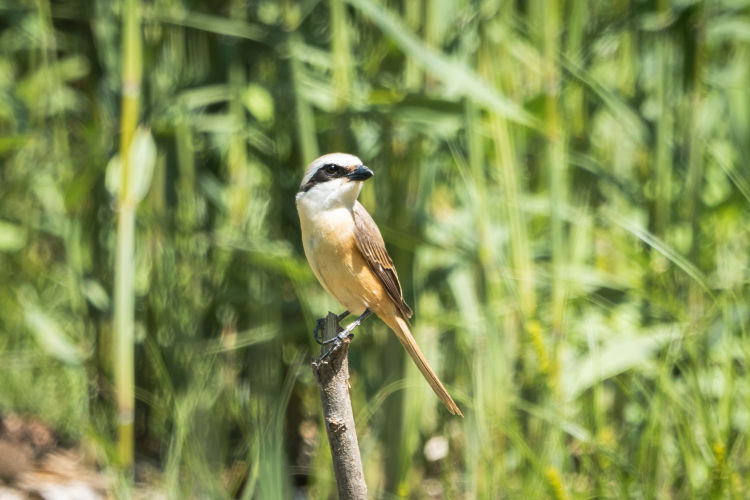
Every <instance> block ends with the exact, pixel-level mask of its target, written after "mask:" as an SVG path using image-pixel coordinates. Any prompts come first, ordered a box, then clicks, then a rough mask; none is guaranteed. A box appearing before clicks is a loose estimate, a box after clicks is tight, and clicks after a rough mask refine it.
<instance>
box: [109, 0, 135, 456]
mask: <svg viewBox="0 0 750 500" xmlns="http://www.w3.org/2000/svg"><path fill="white" fill-rule="evenodd" d="M122 53H123V59H122V115H121V118H120V161H121V176H120V191H119V198H118V202H117V243H116V245H117V246H116V249H115V293H114V295H115V300H114V304H115V311H114V315H115V318H114V336H115V341H114V349H115V352H114V365H115V370H114V376H115V393H116V400H117V458H118V463H119V465H120V466H121V467H123V468H124V469H129V468H130V467H131V466H132V464H133V420H134V411H135V380H134V379H135V375H134V366H133V364H134V355H133V340H134V336H133V331H134V319H133V315H134V307H135V306H134V303H135V292H134V288H133V285H134V283H133V277H134V275H135V273H134V268H135V258H134V248H135V205H136V203H135V201H134V199H133V196H132V193H131V186H132V184H133V183H132V176H133V168H132V164H131V161H130V160H131V159H130V145H131V143H132V141H133V136H134V134H135V130H136V126H137V123H138V106H139V101H140V86H141V72H142V61H141V59H142V58H141V33H140V2H139V0H126V2H125V5H124V11H123V30H122Z"/></svg>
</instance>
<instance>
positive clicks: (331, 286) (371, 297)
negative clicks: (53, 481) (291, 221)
mask: <svg viewBox="0 0 750 500" xmlns="http://www.w3.org/2000/svg"><path fill="white" fill-rule="evenodd" d="M301 215H302V214H301ZM303 219H306V220H303ZM300 223H301V226H302V243H303V246H304V249H305V255H306V257H307V260H308V262H309V263H310V267H311V268H312V270H313V273H314V274H315V276H316V277H317V278H318V281H320V284H321V285H323V288H325V289H326V291H327V292H328V293H329V294H331V295H332V296H333V297H334V298H335V299H336V300H338V301H339V302H340V303H341V305H343V306H344V307H345V308H346V309H348V310H349V311H350V312H351V313H353V314H361V313H362V312H364V310H365V309H367V308H372V305H373V304H376V303H377V302H378V299H380V298H382V297H381V296H382V295H383V287H382V285H381V284H380V283H379V281H378V280H377V277H375V275H374V274H373V273H372V271H371V270H370V268H369V267H368V266H367V262H366V261H365V260H364V258H363V257H362V254H361V252H360V251H359V249H358V248H357V243H356V240H355V238H354V231H355V226H354V219H353V217H352V213H351V211H350V210H348V209H346V208H337V209H333V210H326V211H325V213H318V214H316V216H315V217H310V218H306V217H300Z"/></svg>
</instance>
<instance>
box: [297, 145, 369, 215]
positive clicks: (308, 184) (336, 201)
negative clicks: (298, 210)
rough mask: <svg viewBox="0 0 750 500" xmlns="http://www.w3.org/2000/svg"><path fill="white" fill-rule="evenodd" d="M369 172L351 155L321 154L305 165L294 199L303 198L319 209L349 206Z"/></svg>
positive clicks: (367, 177) (360, 161)
mask: <svg viewBox="0 0 750 500" xmlns="http://www.w3.org/2000/svg"><path fill="white" fill-rule="evenodd" d="M373 175H375V174H374V173H373V171H372V170H370V169H369V168H367V167H365V166H364V165H362V160H360V159H359V158H357V157H356V156H354V155H350V154H346V153H331V154H327V155H323V156H321V157H320V158H318V159H317V160H315V161H313V162H312V163H310V165H309V166H308V167H307V170H306V171H305V176H304V177H303V178H302V182H301V183H300V186H299V191H298V192H297V201H298V202H300V201H302V200H305V201H306V202H309V203H311V204H314V205H316V206H317V207H318V208H319V209H324V208H332V207H335V206H340V205H343V206H352V205H354V201H355V200H356V199H357V196H359V192H360V190H361V189H362V182H363V181H365V180H367V179H369V178H370V177H372V176H373Z"/></svg>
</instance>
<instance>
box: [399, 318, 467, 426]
mask: <svg viewBox="0 0 750 500" xmlns="http://www.w3.org/2000/svg"><path fill="white" fill-rule="evenodd" d="M388 326H390V327H391V330H393V331H394V332H395V333H396V335H397V336H398V339H399V340H400V341H401V344H402V345H403V346H404V348H405V349H406V352H408V353H409V356H411V359H413V360H414V364H416V365H417V368H419V371H420V372H422V375H423V376H424V378H425V379H426V380H427V382H428V383H429V384H430V387H432V390H433V391H435V394H436V395H437V397H439V398H440V400H441V401H442V402H443V403H444V404H445V406H446V407H447V408H448V411H449V412H451V413H452V414H453V415H459V416H461V417H463V416H464V414H463V413H461V410H460V409H459V408H458V405H457V404H456V402H455V401H453V398H452V397H451V395H450V394H448V391H447V390H446V389H445V386H443V384H442V383H441V382H440V379H439V378H438V376H437V374H435V372H434V370H433V369H432V367H431V366H430V364H429V363H428V362H427V359H426V358H425V357H424V354H422V350H421V349H420V348H419V346H418V345H417V341H416V340H414V337H413V336H412V334H411V331H410V330H409V326H408V325H407V324H406V321H405V320H404V319H403V318H401V317H399V316H395V317H394V320H393V324H390V323H389V324H388Z"/></svg>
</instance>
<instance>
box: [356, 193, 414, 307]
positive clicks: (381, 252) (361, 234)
mask: <svg viewBox="0 0 750 500" xmlns="http://www.w3.org/2000/svg"><path fill="white" fill-rule="evenodd" d="M352 212H353V214H354V226H355V232H354V235H355V240H356V241H357V248H359V251H360V252H362V255H363V256H364V257H365V260H366V261H367V264H368V265H369V266H370V269H372V272H373V273H375V276H377V277H378V279H380V282H381V283H382V284H383V287H385V290H386V292H388V296H389V297H390V298H391V300H393V303H394V304H395V305H396V307H397V308H398V310H399V312H400V313H401V314H402V315H403V316H404V318H407V319H408V318H411V316H412V311H411V308H410V307H409V305H408V304H407V303H406V301H404V294H403V292H402V291H401V283H399V281H398V274H396V267H395V266H394V265H393V261H392V260H391V256H390V255H388V251H387V250H386V249H385V242H384V241H383V236H382V235H381V234H380V229H378V226H377V224H375V221H374V220H372V217H371V216H370V214H369V213H367V210H365V207H364V206H362V204H361V203H360V202H358V201H356V202H354V208H353V209H352Z"/></svg>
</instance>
